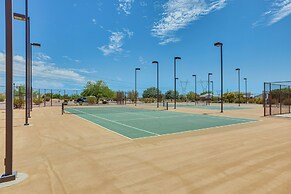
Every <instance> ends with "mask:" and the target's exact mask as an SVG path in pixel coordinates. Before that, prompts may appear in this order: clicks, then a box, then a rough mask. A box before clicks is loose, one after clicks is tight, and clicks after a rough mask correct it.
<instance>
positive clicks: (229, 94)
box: [223, 92, 236, 103]
mask: <svg viewBox="0 0 291 194" xmlns="http://www.w3.org/2000/svg"><path fill="white" fill-rule="evenodd" d="M223 98H224V100H225V101H226V102H229V103H233V102H234V101H235V99H236V95H235V93H233V92H227V93H224V94H223Z"/></svg>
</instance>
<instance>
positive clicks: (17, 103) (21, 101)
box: [14, 98, 24, 108]
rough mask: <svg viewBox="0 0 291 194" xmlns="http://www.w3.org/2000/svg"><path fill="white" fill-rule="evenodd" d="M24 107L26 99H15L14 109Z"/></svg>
mask: <svg viewBox="0 0 291 194" xmlns="http://www.w3.org/2000/svg"><path fill="white" fill-rule="evenodd" d="M23 105H24V99H19V98H15V99H14V108H22V107H23Z"/></svg>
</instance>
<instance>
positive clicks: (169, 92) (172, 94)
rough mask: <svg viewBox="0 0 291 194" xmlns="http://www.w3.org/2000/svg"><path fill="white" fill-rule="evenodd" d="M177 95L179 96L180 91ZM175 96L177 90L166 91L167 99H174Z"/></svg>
mask: <svg viewBox="0 0 291 194" xmlns="http://www.w3.org/2000/svg"><path fill="white" fill-rule="evenodd" d="M176 95H177V97H178V96H179V92H178V91H177V93H176ZM174 97H175V92H174V91H173V90H168V91H167V92H166V93H165V98H166V99H174Z"/></svg>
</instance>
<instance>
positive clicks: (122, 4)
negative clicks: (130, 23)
mask: <svg viewBox="0 0 291 194" xmlns="http://www.w3.org/2000/svg"><path fill="white" fill-rule="evenodd" d="M133 3H134V0H118V8H117V10H118V11H120V12H121V11H122V12H124V13H125V15H129V14H130V10H131V8H132V4H133Z"/></svg>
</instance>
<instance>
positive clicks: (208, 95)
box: [207, 73, 212, 105]
mask: <svg viewBox="0 0 291 194" xmlns="http://www.w3.org/2000/svg"><path fill="white" fill-rule="evenodd" d="M211 75H212V73H208V92H207V98H208V105H210V76H211Z"/></svg>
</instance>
